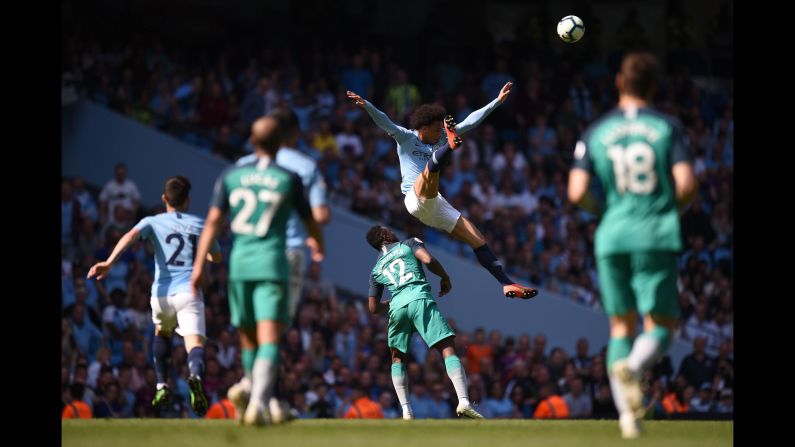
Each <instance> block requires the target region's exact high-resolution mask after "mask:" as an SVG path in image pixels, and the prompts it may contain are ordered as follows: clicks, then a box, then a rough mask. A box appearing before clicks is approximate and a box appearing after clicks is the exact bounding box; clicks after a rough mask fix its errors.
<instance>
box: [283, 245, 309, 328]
mask: <svg viewBox="0 0 795 447" xmlns="http://www.w3.org/2000/svg"><path fill="white" fill-rule="evenodd" d="M287 264H289V266H290V295H289V296H288V298H289V299H288V301H287V310H288V312H289V315H290V324H292V322H293V320H294V319H295V313H296V312H297V311H298V303H300V302H301V289H303V287H304V272H305V271H306V252H305V251H304V249H303V247H302V248H288V249H287Z"/></svg>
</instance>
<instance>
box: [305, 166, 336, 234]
mask: <svg viewBox="0 0 795 447" xmlns="http://www.w3.org/2000/svg"><path fill="white" fill-rule="evenodd" d="M309 206H310V207H312V217H314V218H315V221H317V223H319V224H320V225H326V224H327V223H329V222H330V221H331V208H329V206H328V187H327V186H326V181H325V180H324V179H323V174H322V173H321V172H320V170H319V169H318V168H317V166H315V169H314V172H313V175H312V181H311V182H310V184H309Z"/></svg>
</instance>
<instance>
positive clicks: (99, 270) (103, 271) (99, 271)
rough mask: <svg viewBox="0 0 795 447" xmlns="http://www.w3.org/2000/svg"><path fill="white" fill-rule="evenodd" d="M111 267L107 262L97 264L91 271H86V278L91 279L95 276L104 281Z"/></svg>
mask: <svg viewBox="0 0 795 447" xmlns="http://www.w3.org/2000/svg"><path fill="white" fill-rule="evenodd" d="M111 267H112V266H111V264H110V262H108V261H102V262H97V263H96V264H94V265H93V266H92V267H91V270H89V271H88V275H86V278H88V279H91V278H93V277H95V276H96V277H97V279H104V278H105V276H107V275H108V272H109V271H110V268H111Z"/></svg>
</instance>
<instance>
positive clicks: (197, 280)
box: [190, 206, 224, 296]
mask: <svg viewBox="0 0 795 447" xmlns="http://www.w3.org/2000/svg"><path fill="white" fill-rule="evenodd" d="M223 218H224V213H223V211H221V209H220V208H218V207H215V206H214V207H211V208H210V211H209V212H208V213H207V219H205V220H204V229H203V230H202V234H201V236H199V246H198V247H196V260H195V261H194V262H193V273H191V276H190V282H191V286H192V287H193V292H194V294H195V295H196V296H199V295H198V294H199V287H200V285H201V281H202V279H203V276H204V263H205V262H207V256H208V254H209V253H210V247H211V246H212V245H213V242H215V236H216V235H217V234H218V231H219V230H220V229H221V221H222V220H223ZM216 243H217V242H216Z"/></svg>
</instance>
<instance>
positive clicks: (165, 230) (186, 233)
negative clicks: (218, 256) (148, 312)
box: [135, 211, 220, 296]
mask: <svg viewBox="0 0 795 447" xmlns="http://www.w3.org/2000/svg"><path fill="white" fill-rule="evenodd" d="M203 228H204V219H202V218H201V217H198V216H194V215H192V214H188V213H183V212H179V211H174V212H170V213H161V214H158V215H155V216H149V217H144V218H143V219H141V221H140V222H138V224H137V225H136V226H135V229H136V230H138V231H139V232H140V233H141V238H143V239H149V240H150V241H152V244H153V245H154V247H155V280H154V282H152V296H169V295H174V294H176V293H182V292H189V291H190V290H191V287H190V277H191V273H192V272H193V261H194V257H195V256H196V248H197V246H198V245H199V236H200V235H201V232H202V229H203ZM216 250H220V247H219V245H218V241H215V242H214V248H213V250H212V251H216Z"/></svg>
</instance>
